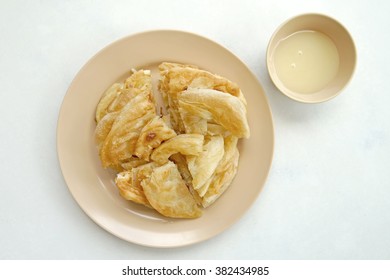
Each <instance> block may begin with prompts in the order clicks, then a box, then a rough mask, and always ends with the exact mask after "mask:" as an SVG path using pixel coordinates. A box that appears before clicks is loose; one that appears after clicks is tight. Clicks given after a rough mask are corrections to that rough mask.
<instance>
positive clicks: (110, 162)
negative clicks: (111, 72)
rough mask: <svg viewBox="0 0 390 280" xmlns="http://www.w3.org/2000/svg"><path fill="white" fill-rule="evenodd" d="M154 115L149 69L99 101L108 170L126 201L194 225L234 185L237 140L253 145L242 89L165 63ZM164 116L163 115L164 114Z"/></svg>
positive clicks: (99, 132) (100, 140)
mask: <svg viewBox="0 0 390 280" xmlns="http://www.w3.org/2000/svg"><path fill="white" fill-rule="evenodd" d="M159 70H160V76H161V79H160V81H159V84H158V89H159V91H160V93H161V94H162V99H163V102H164V104H163V105H164V106H165V108H166V111H167V112H168V114H166V115H164V116H161V115H158V114H157V110H156V103H155V98H154V95H153V93H152V82H151V81H152V79H151V72H150V71H149V70H139V71H135V70H133V73H132V74H131V75H130V76H129V77H128V78H127V79H126V80H125V81H124V82H122V83H115V84H113V85H112V86H111V87H109V88H108V89H107V90H106V91H105V92H104V93H103V95H102V97H101V99H100V101H99V103H98V105H97V108H96V115H95V120H96V123H97V126H96V130H95V140H96V144H97V148H98V150H99V156H100V160H101V162H102V166H103V167H104V168H108V167H109V168H113V169H115V170H117V172H118V174H117V176H116V178H115V183H116V185H117V187H118V190H119V194H120V195H121V196H122V197H123V198H124V199H126V200H129V201H132V202H134V203H138V204H141V205H145V206H146V207H149V208H153V209H155V210H156V211H157V212H159V213H160V214H162V215H164V216H167V217H171V218H197V217H200V216H201V215H202V210H201V209H202V208H206V207H208V206H209V205H211V204H212V203H214V202H215V201H216V200H217V198H218V197H220V196H221V195H222V193H223V192H224V191H225V190H226V189H228V187H229V185H230V184H231V182H232V181H233V179H234V177H235V175H236V173H237V169H238V160H239V151H238V148H237V143H238V140H239V138H248V137H249V136H250V129H249V125H248V122H247V118H246V100H245V98H244V95H243V94H242V92H241V90H240V88H239V87H238V85H237V84H235V83H233V82H231V81H229V80H228V79H226V78H224V77H221V76H218V75H215V74H212V73H210V72H207V71H205V70H202V69H199V68H198V67H197V66H194V65H184V64H177V63H170V62H164V63H162V64H161V65H160V66H159ZM160 111H161V110H160Z"/></svg>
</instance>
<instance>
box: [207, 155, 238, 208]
mask: <svg viewBox="0 0 390 280" xmlns="http://www.w3.org/2000/svg"><path fill="white" fill-rule="evenodd" d="M238 160H239V152H238V149H237V147H235V148H234V152H233V156H232V158H231V160H230V162H229V164H228V165H226V169H225V170H223V171H222V172H216V173H215V174H214V175H213V177H212V180H211V182H210V185H209V186H208V189H207V192H206V194H205V195H204V196H203V197H202V202H201V203H202V206H203V207H204V208H206V207H208V206H210V205H211V204H212V203H214V202H215V201H216V200H217V198H219V197H220V196H221V195H222V194H223V193H224V192H225V191H226V190H227V189H228V188H229V186H230V184H231V183H232V181H233V179H234V177H235V176H236V173H237V168H238Z"/></svg>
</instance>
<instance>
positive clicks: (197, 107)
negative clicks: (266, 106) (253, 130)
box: [178, 88, 250, 138]
mask: <svg viewBox="0 0 390 280" xmlns="http://www.w3.org/2000/svg"><path fill="white" fill-rule="evenodd" d="M178 105H179V108H180V109H181V110H183V111H186V112H188V113H189V114H193V115H200V116H201V117H202V118H204V119H206V120H211V121H213V122H215V123H216V124H219V125H221V126H222V127H223V128H225V129H226V130H228V131H229V132H231V133H232V134H233V135H235V136H237V137H238V138H242V137H244V138H249V136H250V131H249V125H248V121H247V118H246V108H245V105H244V104H243V103H242V102H241V101H240V100H239V99H238V98H237V97H235V96H232V95H228V94H225V93H222V92H220V91H217V90H212V89H195V88H189V89H187V90H186V91H183V92H182V93H181V94H180V96H179V97H178Z"/></svg>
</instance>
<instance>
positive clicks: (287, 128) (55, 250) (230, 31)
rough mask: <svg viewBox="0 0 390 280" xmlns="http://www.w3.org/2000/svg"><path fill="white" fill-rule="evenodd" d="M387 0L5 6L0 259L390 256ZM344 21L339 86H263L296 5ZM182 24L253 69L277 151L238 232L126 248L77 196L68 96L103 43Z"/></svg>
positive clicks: (1, 19) (1, 17)
mask: <svg viewBox="0 0 390 280" xmlns="http://www.w3.org/2000/svg"><path fill="white" fill-rule="evenodd" d="M388 3H389V2H388V1H316V0H310V1H309V0H308V1H303V0H302V1H246V0H239V1H202V0H196V1H179V0H177V1H139V0H137V1H133V0H130V1H112V3H111V1H11V0H10V1H1V2H0V38H1V43H0V71H1V72H0V88H1V91H0V96H1V99H0V112H1V120H2V121H1V126H0V128H1V130H0V131H1V145H0V151H1V160H0V172H1V176H0V187H1V195H0V200H1V202H0V259H390V175H389V174H390V172H389V169H390V109H389V108H390V86H389V85H390V70H389V69H390V55H389V54H390V32H389V31H388V29H389V27H390V17H389V15H388V12H389V10H390V6H389V4H388ZM306 12H319V13H324V14H327V15H330V16H332V17H334V18H336V19H337V20H339V21H340V22H342V23H343V24H344V25H345V26H346V27H347V28H348V30H349V31H350V33H351V35H352V37H353V38H354V40H355V44H356V47H357V54H358V63H357V68H356V71H355V75H354V77H353V79H352V81H351V82H350V84H349V85H348V87H347V88H346V89H345V90H344V91H343V92H342V94H341V95H339V96H338V97H336V98H335V99H332V100H331V101H328V102H325V103H322V104H315V105H307V104H301V103H298V102H295V101H292V100H290V99H288V98H287V97H285V96H283V95H282V94H281V93H279V92H278V91H277V90H276V88H275V87H274V85H273V84H272V82H271V80H270V78H269V76H268V73H267V71H266V64H265V52H266V47H267V43H268V40H269V38H270V37H271V35H272V33H273V31H274V30H275V29H276V28H277V27H278V25H279V24H280V23H282V22H283V21H285V20H286V19H288V18H290V17H292V16H295V15H297V14H301V13H306ZM153 29H178V30H185V31H190V32H194V33H198V34H200V35H203V36H206V37H208V38H210V39H212V40H214V41H216V42H218V43H220V44H221V45H223V46H225V47H227V48H228V49H230V50H231V51H232V52H233V53H235V54H236V55H237V56H238V57H240V58H241V59H242V60H243V61H244V62H245V63H246V64H247V65H248V67H249V68H250V69H251V70H252V71H253V72H254V74H255V75H256V76H257V77H258V79H259V80H260V82H261V84H262V85H263V87H264V89H265V92H266V95H267V97H268V98H269V102H270V106H271V109H272V111H273V117H274V125H275V136H276V138H275V139H276V141H275V155H274V160H273V164H272V168H271V171H270V175H269V177H268V180H267V182H266V184H265V187H264V189H263V191H262V193H261V195H260V196H259V198H258V199H257V200H256V203H255V204H254V205H253V207H251V208H250V209H249V211H248V212H247V213H246V214H245V215H244V216H243V217H242V219H241V220H240V221H239V222H237V223H236V224H235V225H234V226H233V227H231V228H229V229H228V230H227V231H225V232H224V233H222V234H220V235H218V236H217V237H215V238H212V239H210V240H208V241H206V242H203V243H200V244H197V245H193V246H189V247H183V248H176V249H155V248H147V247H142V246H138V245H133V244H131V243H127V242H125V241H123V240H120V239H119V238H117V237H115V236H113V235H111V234H109V233H108V232H106V231H105V230H103V229H101V228H100V227H99V226H98V225H96V224H95V223H94V222H93V221H92V220H91V219H90V218H89V217H88V216H86V215H85V213H84V212H83V211H82V210H81V208H80V207H79V206H78V205H77V203H76V202H75V201H74V199H73V198H72V196H71V194H70V192H69V191H68V188H67V186H66V184H65V182H64V179H63V177H62V174H61V170H60V167H59V163H58V159H57V153H56V125H57V117H58V113H59V109H60V106H61V102H62V99H63V97H64V95H65V92H66V90H67V88H68V86H69V85H70V83H71V81H72V79H73V78H74V76H75V75H76V74H77V72H78V71H79V69H80V68H81V67H82V66H83V64H84V63H86V62H87V61H88V60H89V59H90V58H91V57H92V56H93V55H94V54H95V53H96V52H97V51H99V50H100V49H101V48H103V47H104V46H106V45H108V44H109V43H111V42H112V41H114V40H116V39H119V38H121V37H124V36H127V35H129V34H133V33H136V32H140V31H146V30H153Z"/></svg>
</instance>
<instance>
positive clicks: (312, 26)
mask: <svg viewBox="0 0 390 280" xmlns="http://www.w3.org/2000/svg"><path fill="white" fill-rule="evenodd" d="M355 65H356V49H355V45H354V42H353V40H352V37H351V36H350V34H349V33H348V31H347V30H346V28H345V27H344V26H343V25H341V24H340V23H339V22H338V21H336V20H334V19H332V18H330V17H328V16H325V15H321V14H304V15H299V16H296V17H294V18H292V19H290V20H288V21H286V22H285V23H283V24H282V25H281V26H280V27H279V28H278V29H277V30H276V31H275V33H274V34H273V35H272V37H271V40H270V42H269V44H268V49H267V67H268V72H269V74H270V77H271V79H272V81H273V83H274V84H275V86H276V87H277V88H278V89H279V90H280V91H281V92H282V93H284V94H285V95H287V96H288V97H290V98H292V99H294V100H296V101H300V102H305V103H318V102H323V101H326V100H329V99H331V98H333V97H335V96H336V95H338V94H339V93H340V91H341V90H342V89H343V88H344V87H345V86H346V85H347V84H348V82H349V81H350V79H351V77H352V75H353V72H354V69H355Z"/></svg>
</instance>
